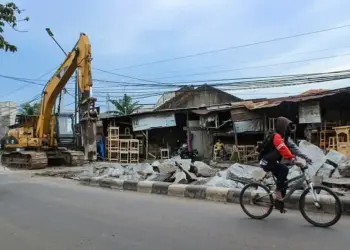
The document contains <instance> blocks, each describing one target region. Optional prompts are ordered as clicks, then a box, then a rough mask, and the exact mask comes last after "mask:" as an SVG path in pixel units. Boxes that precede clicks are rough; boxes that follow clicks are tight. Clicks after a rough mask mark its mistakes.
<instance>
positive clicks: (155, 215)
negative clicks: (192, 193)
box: [0, 174, 350, 250]
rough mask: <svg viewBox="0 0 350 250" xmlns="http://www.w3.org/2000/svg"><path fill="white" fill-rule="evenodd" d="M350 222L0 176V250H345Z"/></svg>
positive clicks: (58, 182) (62, 182)
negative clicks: (260, 216) (259, 217)
mask: <svg viewBox="0 0 350 250" xmlns="http://www.w3.org/2000/svg"><path fill="white" fill-rule="evenodd" d="M349 235H350V220H349V218H347V217H344V218H343V219H342V220H341V221H340V222H339V223H338V224H337V225H336V226H335V227H333V228H331V229H320V228H315V227H313V226H310V225H309V224H308V223H307V222H306V221H304V219H303V218H302V217H301V215H300V214H299V213H298V212H292V211H289V212H288V214H286V215H281V214H279V213H277V212H274V213H273V214H272V215H271V217H269V218H268V219H266V220H264V221H255V220H251V219H248V218H247V217H246V216H245V214H243V212H242V211H241V209H240V207H239V206H237V205H232V204H231V205H228V204H219V203H211V202H205V201H203V202H201V201H195V200H186V199H176V198H171V197H164V196H157V195H147V194H139V193H132V192H119V191H112V190H104V189H100V188H92V187H83V186H79V185H77V184H75V183H72V182H70V181H68V180H60V179H47V178H27V177H24V176H19V175H13V174H11V175H7V174H0V244H1V245H0V249H1V250H7V249H11V250H16V249H20V250H23V249H26V250H34V249H35V250H41V249H45V250H56V249H57V250H64V249H84V250H89V249H96V250H105V249H121V250H131V249H135V250H145V249H152V250H167V249H179V250H180V249H181V250H182V249H186V250H187V249H188V250H197V249H201V250H207V249H215V250H220V249H230V250H232V249H237V250H243V249H259V250H263V249H277V250H279V249H284V250H286V249H293V250H297V249H317V250H321V249H327V250H329V249H337V250H341V249H349V245H350V237H349Z"/></svg>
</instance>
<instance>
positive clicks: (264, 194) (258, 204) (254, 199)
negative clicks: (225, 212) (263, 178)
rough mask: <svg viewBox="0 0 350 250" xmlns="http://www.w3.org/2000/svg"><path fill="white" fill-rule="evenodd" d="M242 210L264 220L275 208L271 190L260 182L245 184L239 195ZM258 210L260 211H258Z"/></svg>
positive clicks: (254, 217)
mask: <svg viewBox="0 0 350 250" xmlns="http://www.w3.org/2000/svg"><path fill="white" fill-rule="evenodd" d="M239 203H240V205H241V208H242V210H243V211H244V212H245V213H246V214H247V215H248V216H249V217H251V218H253V219H257V220H262V219H264V218H266V217H267V216H269V215H270V214H271V212H272V210H273V206H274V205H273V203H274V202H273V196H272V194H271V193H270V190H269V189H268V188H267V187H266V186H264V185H262V184H260V183H255V182H254V183H250V184H247V185H245V186H244V188H243V189H242V191H241V193H240V196H239ZM256 210H258V211H260V213H259V214H258V212H256Z"/></svg>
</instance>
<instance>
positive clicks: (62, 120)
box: [56, 113, 75, 150]
mask: <svg viewBox="0 0 350 250" xmlns="http://www.w3.org/2000/svg"><path fill="white" fill-rule="evenodd" d="M56 119H57V122H56V140H57V145H58V147H64V148H67V149H71V150H73V149H75V133H74V114H73V113H60V114H59V115H58V117H57V118H56Z"/></svg>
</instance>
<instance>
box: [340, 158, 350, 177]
mask: <svg viewBox="0 0 350 250" xmlns="http://www.w3.org/2000/svg"><path fill="white" fill-rule="evenodd" d="M338 170H339V174H340V175H341V176H342V177H350V160H346V161H344V162H341V163H340V164H339V166H338Z"/></svg>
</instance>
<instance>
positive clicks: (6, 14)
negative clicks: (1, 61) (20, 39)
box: [0, 2, 29, 52]
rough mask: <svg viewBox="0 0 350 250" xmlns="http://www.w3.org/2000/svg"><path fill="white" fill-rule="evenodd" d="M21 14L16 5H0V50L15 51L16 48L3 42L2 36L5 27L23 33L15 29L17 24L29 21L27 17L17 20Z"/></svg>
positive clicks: (10, 3) (11, 3) (5, 41)
mask: <svg viewBox="0 0 350 250" xmlns="http://www.w3.org/2000/svg"><path fill="white" fill-rule="evenodd" d="M21 13H22V10H20V9H19V8H18V7H17V5H16V4H14V3H13V2H9V3H5V4H0V50H5V51H11V52H16V51H17V47H16V46H15V45H13V44H11V43H9V42H8V41H7V40H5V38H4V36H3V35H2V34H3V33H4V27H5V25H8V26H9V27H11V28H12V29H13V30H15V31H18V32H25V31H21V30H18V29H17V28H16V26H17V23H18V22H21V21H29V17H25V18H23V19H17V16H18V15H20V14H21Z"/></svg>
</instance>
